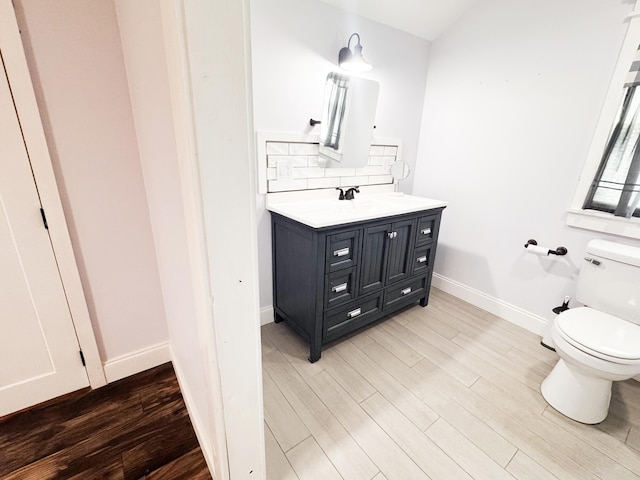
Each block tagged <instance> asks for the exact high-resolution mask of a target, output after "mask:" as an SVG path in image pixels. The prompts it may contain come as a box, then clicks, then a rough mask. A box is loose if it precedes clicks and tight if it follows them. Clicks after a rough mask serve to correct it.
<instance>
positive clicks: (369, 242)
mask: <svg viewBox="0 0 640 480" xmlns="http://www.w3.org/2000/svg"><path fill="white" fill-rule="evenodd" d="M390 231H391V224H388V223H387V224H384V225H376V226H375V227H368V228H365V229H364V233H363V242H362V262H360V269H361V270H360V289H359V292H360V295H366V294H367V293H370V292H374V291H376V290H379V289H381V288H382V286H383V285H384V275H385V265H386V257H387V245H388V243H387V240H388V235H389V233H390Z"/></svg>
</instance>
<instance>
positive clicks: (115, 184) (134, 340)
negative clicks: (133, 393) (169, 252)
mask: <svg viewBox="0 0 640 480" xmlns="http://www.w3.org/2000/svg"><path fill="white" fill-rule="evenodd" d="M14 3H15V7H16V14H17V17H18V21H19V24H20V28H21V31H22V34H23V42H24V45H25V50H26V55H27V61H28V63H29V69H30V72H31V76H32V79H33V83H34V88H35V91H36V96H37V100H38V106H39V109H40V113H41V116H42V119H43V124H44V129H45V134H46V137H47V142H48V145H49V150H50V153H51V158H52V163H53V166H54V170H55V173H56V179H57V182H58V186H59V189H60V193H61V197H62V202H63V207H64V210H65V214H66V216H67V221H68V223H69V225H68V226H69V230H70V235H71V238H72V242H73V247H74V251H75V255H76V258H77V261H78V266H79V270H80V275H81V278H82V283H83V287H84V290H85V294H86V297H87V303H88V307H89V312H90V314H91V320H92V323H93V326H94V331H95V333H96V337H97V342H98V347H99V350H100V355H101V357H102V360H103V361H109V360H112V359H115V358H117V357H120V356H124V355H128V354H131V353H134V352H137V351H138V350H143V349H146V348H148V347H150V346H153V345H156V344H160V343H164V342H166V341H167V340H168V333H167V327H166V323H165V312H164V308H163V302H162V295H161V289H160V282H159V278H158V267H157V264H156V258H155V250H154V244H153V238H152V235H151V225H150V222H149V211H148V208H147V199H146V197H145V190H144V184H143V178H142V172H141V167H140V161H139V157H138V146H137V143H136V136H135V130H134V125H133V118H132V113H131V104H130V102H129V92H128V87H127V79H126V76H125V69H124V63H123V59H122V49H121V45H120V36H119V32H118V24H117V20H116V13H115V8H114V4H113V2H111V1H106V2H85V1H83V0H60V1H56V2H50V1H47V0H17V1H16V2H14Z"/></svg>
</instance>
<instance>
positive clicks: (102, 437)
mask: <svg viewBox="0 0 640 480" xmlns="http://www.w3.org/2000/svg"><path fill="white" fill-rule="evenodd" d="M9 479H10V480H18V479H20V480H23V479H29V480H31V479H33V480H49V479H65V480H67V479H74V480H80V479H82V480H85V479H86V480H93V479H96V480H97V479H99V480H103V479H105V480H106V479H108V480H111V479H113V480H116V479H118V480H124V479H127V480H128V479H150V480H169V479H171V480H180V479H185V480H186V479H189V480H203V479H211V476H210V474H209V471H208V470H207V466H206V464H205V460H204V457H203V456H202V452H201V451H200V447H199V446H198V441H197V440H196V436H195V433H194V431H193V427H192V425H191V421H190V420H189V416H188V415H187V410H186V407H185V405H184V401H183V399H182V394H181V393H180V389H179V387H178V381H177V380H176V376H175V373H174V371H173V367H172V366H171V364H170V363H167V364H165V365H161V366H159V367H156V368H154V369H152V370H148V371H146V372H142V373H139V374H138V375H134V376H132V377H128V378H125V379H123V380H119V381H117V382H113V383H111V384H109V385H107V386H105V387H103V388H99V389H97V390H89V389H87V390H83V391H80V392H75V393H72V394H69V395H66V396H65V397H62V398H60V399H57V400H54V401H52V402H48V403H47V404H43V405H39V406H36V407H33V408H30V409H28V410H25V411H22V412H19V413H16V414H13V415H9V416H7V417H3V418H0V480H9Z"/></svg>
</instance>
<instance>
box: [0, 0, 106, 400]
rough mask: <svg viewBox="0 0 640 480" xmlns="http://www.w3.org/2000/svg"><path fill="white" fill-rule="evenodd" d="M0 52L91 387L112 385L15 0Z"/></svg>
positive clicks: (1, 6)
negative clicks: (72, 237) (42, 116)
mask: <svg viewBox="0 0 640 480" xmlns="http://www.w3.org/2000/svg"><path fill="white" fill-rule="evenodd" d="M0 51H1V52H2V58H3V60H4V64H5V68H6V72H7V77H8V78H9V82H10V87H11V93H12V95H13V100H14V103H15V106H16V110H17V112H18V118H19V120H20V126H21V128H22V135H23V137H24V141H25V145H26V148H27V152H28V155H29V160H30V162H31V169H32V171H33V176H34V179H35V183H36V186H37V189H38V195H39V196H40V202H41V203H42V208H43V209H44V210H45V212H46V215H47V223H48V225H49V237H50V239H51V245H52V247H53V252H54V255H55V258H56V262H57V264H58V271H59V274H60V279H61V281H62V285H63V288H64V291H65V295H66V298H67V304H68V306H69V311H70V313H71V318H72V321H73V325H74V327H75V330H76V335H77V337H78V343H79V346H80V349H81V350H82V353H83V355H84V359H85V363H86V369H87V376H88V378H89V384H90V385H91V388H98V387H101V386H103V385H106V383H107V379H106V377H105V374H104V369H103V366H102V360H101V359H100V354H99V352H98V345H97V343H96V338H95V335H94V331H93V326H92V324H91V317H90V316H89V309H88V308H87V303H86V299H85V295H84V289H83V288H82V283H81V280H80V274H79V272H78V265H77V263H76V258H75V255H74V253H73V245H72V243H71V237H70V236H69V230H68V229H67V221H66V218H65V215H64V210H63V208H62V201H61V199H60V194H59V191H58V186H57V183H56V179H55V174H54V171H53V166H52V164H51V157H50V156H49V149H48V147H47V141H46V138H45V135H44V129H43V127H42V120H41V118H40V111H39V110H38V104H37V102H36V97H35V93H34V89H33V84H32V82H31V76H30V74H29V68H28V65H27V60H26V57H25V54H24V48H23V45H22V39H21V37H20V31H19V29H18V23H17V20H16V16H15V12H14V9H13V4H12V1H11V0H0Z"/></svg>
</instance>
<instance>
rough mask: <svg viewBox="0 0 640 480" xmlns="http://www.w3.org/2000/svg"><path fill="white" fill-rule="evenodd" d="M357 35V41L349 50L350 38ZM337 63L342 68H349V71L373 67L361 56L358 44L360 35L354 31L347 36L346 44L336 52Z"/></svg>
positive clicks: (366, 69) (360, 46)
mask: <svg viewBox="0 0 640 480" xmlns="http://www.w3.org/2000/svg"><path fill="white" fill-rule="evenodd" d="M353 37H358V43H357V44H356V45H355V46H354V47H353V51H351V47H350V45H351V39H352V38H353ZM338 65H340V68H342V69H343V70H349V71H351V72H367V71H369V70H371V69H372V68H373V67H372V66H371V64H370V63H369V62H367V61H366V60H365V59H364V57H363V56H362V45H360V35H358V34H357V33H354V34H353V35H351V36H350V37H349V41H348V42H347V46H346V47H343V48H341V49H340V52H339V53H338Z"/></svg>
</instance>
